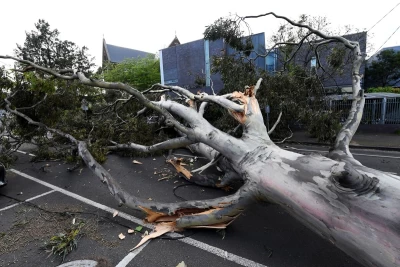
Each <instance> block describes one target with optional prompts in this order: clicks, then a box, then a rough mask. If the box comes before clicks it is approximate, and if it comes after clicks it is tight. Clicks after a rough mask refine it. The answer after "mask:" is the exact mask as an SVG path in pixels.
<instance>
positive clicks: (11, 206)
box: [0, 190, 56, 211]
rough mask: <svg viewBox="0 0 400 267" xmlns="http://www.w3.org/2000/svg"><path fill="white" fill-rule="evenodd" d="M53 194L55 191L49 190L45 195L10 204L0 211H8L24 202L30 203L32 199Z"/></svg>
mask: <svg viewBox="0 0 400 267" xmlns="http://www.w3.org/2000/svg"><path fill="white" fill-rule="evenodd" d="M53 192H56V190H50V191H48V192H46V193H43V194H40V195H37V196H35V197H31V198H28V199H26V200H25V201H22V202H18V203H15V204H12V205H10V206H7V207H5V208H2V209H0V211H5V210H8V209H11V208H14V207H16V206H18V205H21V204H23V203H25V202H29V201H32V200H34V199H38V198H40V197H43V196H46V195H48V194H51V193H53Z"/></svg>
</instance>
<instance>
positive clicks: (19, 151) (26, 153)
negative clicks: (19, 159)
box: [15, 150, 36, 157]
mask: <svg viewBox="0 0 400 267" xmlns="http://www.w3.org/2000/svg"><path fill="white" fill-rule="evenodd" d="M15 152H18V153H21V154H25V155H29V156H31V157H36V155H35V154H31V153H28V152H25V151H22V150H15Z"/></svg>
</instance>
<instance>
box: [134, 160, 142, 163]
mask: <svg viewBox="0 0 400 267" xmlns="http://www.w3.org/2000/svg"><path fill="white" fill-rule="evenodd" d="M132 162H133V163H135V164H143V163H141V162H140V161H137V160H134V161H132Z"/></svg>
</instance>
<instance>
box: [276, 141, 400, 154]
mask: <svg viewBox="0 0 400 267" xmlns="http://www.w3.org/2000/svg"><path fill="white" fill-rule="evenodd" d="M283 144H299V145H311V146H327V147H330V144H328V143H318V142H307V141H306V142H303V141H295V140H287V141H285V142H284V143H283ZM349 147H350V148H357V149H374V150H385V151H399V152H400V147H384V146H359V145H350V146H349Z"/></svg>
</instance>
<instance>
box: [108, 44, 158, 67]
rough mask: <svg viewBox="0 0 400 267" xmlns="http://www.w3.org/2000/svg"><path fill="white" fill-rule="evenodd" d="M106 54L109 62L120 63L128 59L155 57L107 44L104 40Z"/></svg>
mask: <svg viewBox="0 0 400 267" xmlns="http://www.w3.org/2000/svg"><path fill="white" fill-rule="evenodd" d="M104 44H105V48H106V54H107V58H108V60H109V61H111V62H114V63H119V62H121V61H123V60H124V59H127V58H143V57H147V56H149V55H152V56H154V54H152V53H148V52H144V51H140V50H135V49H130V48H126V47H121V46H116V45H110V44H107V43H106V42H105V40H104Z"/></svg>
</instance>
